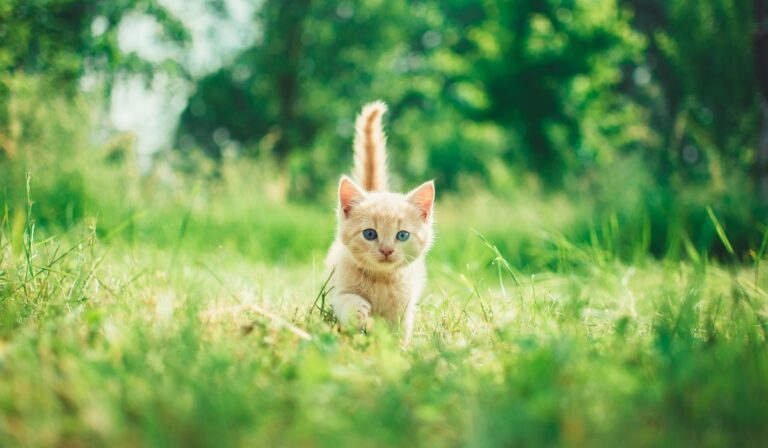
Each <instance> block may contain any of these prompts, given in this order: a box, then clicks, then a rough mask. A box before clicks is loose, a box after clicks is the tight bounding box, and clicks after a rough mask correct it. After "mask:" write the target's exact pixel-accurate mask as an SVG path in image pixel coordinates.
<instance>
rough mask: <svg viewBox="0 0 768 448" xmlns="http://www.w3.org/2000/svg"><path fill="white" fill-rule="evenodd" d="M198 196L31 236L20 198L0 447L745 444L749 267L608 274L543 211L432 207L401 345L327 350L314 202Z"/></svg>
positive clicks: (363, 342) (758, 375)
mask: <svg viewBox="0 0 768 448" xmlns="http://www.w3.org/2000/svg"><path fill="white" fill-rule="evenodd" d="M32 197H33V198H34V182H33V185H32ZM219 199H220V198H219ZM219 199H217V198H216V197H215V193H212V192H210V191H208V190H206V189H203V190H202V193H201V192H200V191H197V192H194V191H193V192H190V193H189V194H188V195H187V196H184V197H182V198H177V199H176V202H174V204H175V205H174V206H168V207H160V206H158V205H157V204H154V205H153V204H149V205H147V206H146V207H145V208H144V209H142V210H138V211H137V212H136V213H134V214H131V215H130V219H129V220H128V221H127V222H115V223H111V224H109V225H108V226H107V225H102V224H100V223H99V222H98V221H97V220H96V219H95V218H85V219H83V220H82V222H81V223H79V224H76V225H73V226H70V227H68V228H63V229H62V230H60V231H53V230H50V229H35V228H34V226H33V224H34V222H35V210H36V207H38V205H37V204H35V203H34V201H33V204H32V206H31V209H29V210H28V211H29V214H28V215H26V216H25V214H24V213H21V214H19V213H16V214H13V213H11V214H9V213H6V215H5V218H4V219H3V230H2V233H1V234H0V250H1V251H2V252H0V445H3V446H51V445H61V446H84V445H87V446H91V445H105V446H135V445H145V446H230V445H237V446H330V447H339V446H480V447H484V446H510V445H565V446H583V445H600V446H616V445H631V446H648V445H696V446H733V445H738V446H750V445H751V446H757V445H761V444H763V443H764V441H765V440H766V437H768V401H767V400H766V399H765V397H768V344H767V343H766V331H768V328H767V327H766V324H767V319H768V301H767V300H766V292H765V290H764V289H762V287H760V285H765V280H766V279H765V275H763V274H761V273H760V272H758V269H759V268H760V267H759V265H748V264H739V263H734V262H731V261H729V260H728V259H726V260H725V262H717V261H715V260H712V259H711V258H710V257H708V256H706V255H705V254H696V253H692V254H689V256H687V257H685V258H682V259H681V258H680V257H675V258H673V257H667V258H661V259H656V258H653V257H650V256H637V253H639V252H640V251H639V250H638V251H633V250H624V253H623V254H621V253H620V252H621V251H620V250H619V249H618V248H617V247H616V246H615V245H612V244H610V242H609V241H607V240H606V239H605V238H601V237H598V236H597V235H605V232H598V231H596V232H593V236H594V238H593V239H592V240H591V242H590V243H589V244H587V243H583V242H582V243H577V242H573V241H570V240H569V239H568V237H566V236H564V234H563V233H561V230H562V229H563V228H564V227H565V226H567V225H569V224H568V223H569V222H570V221H571V220H573V219H575V218H574V217H575V216H577V215H578V213H577V210H578V209H577V208H576V206H570V207H568V206H567V204H565V205H564V204H563V202H562V201H557V200H554V201H553V200H550V201H534V200H526V198H525V196H524V195H518V196H514V197H505V198H504V199H503V200H502V199H494V197H493V196H491V195H487V194H482V195H478V196H476V197H451V196H446V197H442V198H440V201H439V204H438V209H437V217H438V218H437V219H438V221H437V222H438V224H437V230H438V239H437V242H436V246H435V249H434V250H433V252H432V253H431V256H430V258H429V272H430V280H429V286H428V290H427V293H426V295H425V297H424V298H423V300H422V302H421V307H420V312H419V317H418V320H417V325H416V330H415V337H414V340H413V343H412V344H411V345H410V346H409V347H402V346H401V343H400V341H398V339H397V337H396V335H395V334H394V333H393V332H392V331H390V329H388V328H387V326H386V324H385V323H384V322H375V323H374V326H373V328H372V330H371V331H370V333H369V334H347V333H343V332H340V331H339V330H338V328H336V327H335V326H334V324H333V321H332V317H331V316H329V315H328V313H325V312H322V311H323V310H322V305H323V294H322V292H323V291H322V285H323V282H324V280H325V273H324V270H323V266H322V260H323V251H324V249H325V247H326V246H327V244H328V243H329V242H330V240H331V238H332V232H333V225H334V223H333V219H334V215H333V209H332V207H331V206H330V205H328V206H322V205H317V204H314V205H313V204H286V203H283V202H277V201H268V200H263V201H256V200H254V201H249V200H248V196H247V195H246V197H245V200H244V202H243V205H242V206H241V207H236V206H235V205H233V203H230V202H227V200H219ZM236 199H237V200H241V201H243V197H242V196H239V197H238V198H236ZM236 199H230V200H231V201H235V200H236ZM246 203H247V204H246ZM174 207H175V208H174ZM487 210H493V213H492V214H489V213H483V211H487ZM227 211H231V212H227ZM94 215H98V213H94ZM713 219H714V221H713V222H712V223H711V224H712V225H713V227H716V223H717V220H716V216H714V215H713ZM724 238H727V236H725V235H724ZM641 239H642V238H641V236H640V235H638V236H637V240H638V241H639V240H641ZM638 244H643V243H638ZM760 258H761V256H758V257H757V259H760ZM765 269H768V268H764V270H765Z"/></svg>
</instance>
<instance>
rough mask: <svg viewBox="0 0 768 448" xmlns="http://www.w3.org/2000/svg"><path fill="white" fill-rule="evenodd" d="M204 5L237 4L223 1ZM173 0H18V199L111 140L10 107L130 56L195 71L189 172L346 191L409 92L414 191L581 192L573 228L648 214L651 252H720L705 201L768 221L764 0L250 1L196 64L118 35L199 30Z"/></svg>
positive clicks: (69, 184) (399, 139)
mask: <svg viewBox="0 0 768 448" xmlns="http://www.w3.org/2000/svg"><path fill="white" fill-rule="evenodd" d="M206 4H208V5H209V6H210V7H211V11H214V10H215V11H216V13H217V14H227V3H226V2H216V1H210V2H206ZM760 4H762V3H761V2H760V1H758V2H756V3H755V5H757V6H759V5H760ZM163 5H164V3H163V2H153V1H128V2H117V3H116V2H96V3H92V4H87V5H86V4H80V3H77V2H69V1H65V0H58V1H50V2H35V1H8V0H7V1H5V2H4V3H3V4H2V7H0V17H2V20H0V35H2V36H3V37H4V39H3V44H2V45H0V62H2V67H3V71H2V73H0V84H2V86H3V87H2V95H3V97H2V98H3V101H2V107H0V109H2V111H1V112H0V114H2V117H0V118H2V119H0V148H2V154H3V155H2V156H0V157H3V159H2V160H1V161H0V168H1V169H2V170H4V171H5V172H9V173H11V172H12V173H13V175H12V176H11V175H10V174H9V175H8V176H9V177H8V179H13V181H12V182H9V183H8V185H7V186H6V196H8V197H13V198H23V197H24V194H25V193H24V191H23V188H21V186H22V185H23V182H21V183H20V182H19V180H20V179H22V178H23V177H24V176H23V175H22V173H24V172H26V171H29V170H31V171H35V170H37V169H38V168H37V165H42V164H45V163H48V162H45V161H46V159H47V157H50V158H51V159H52V160H55V161H59V160H65V159H69V160H74V159H73V158H72V155H73V154H75V153H80V152H82V151H86V148H87V147H93V146H99V145H93V144H91V142H88V143H86V141H87V140H89V139H91V137H90V136H88V135H85V134H79V135H78V136H77V137H74V138H68V137H67V136H65V135H59V136H57V137H56V138H60V141H61V142H62V143H63V142H69V143H68V144H69V145H70V146H69V147H64V146H66V145H63V144H59V145H54V144H52V143H50V144H51V145H53V146H59V147H58V148H57V149H56V151H55V152H53V153H50V152H49V153H48V154H47V155H38V152H39V151H44V150H43V149H42V144H41V142H39V141H38V140H39V138H38V137H35V136H31V135H27V134H29V133H30V132H31V131H32V130H33V129H35V126H38V124H39V123H40V120H41V118H40V113H37V115H38V116H37V117H35V118H34V119H33V118H31V117H32V115H31V114H29V113H27V112H24V111H21V110H13V107H16V106H14V105H17V106H18V105H20V104H23V103H24V104H26V106H24V107H26V108H27V110H34V108H35V102H36V101H38V102H40V104H42V103H44V102H46V101H50V102H51V103H52V104H55V103H57V102H59V101H75V102H78V101H79V102H82V101H83V100H82V97H81V94H80V93H78V92H77V86H78V81H79V80H80V79H82V77H83V76H84V75H88V76H91V75H93V76H96V77H97V78H99V77H100V78H99V79H102V80H104V81H105V85H107V86H108V85H109V83H110V80H111V79H113V78H114V76H115V75H116V74H118V73H130V72H133V73H137V72H138V73H144V74H146V75H151V74H152V73H154V72H156V71H157V70H168V69H170V68H171V67H177V68H178V70H177V71H176V74H177V75H178V76H184V77H189V78H188V80H189V82H190V83H191V84H190V85H191V86H192V87H193V89H192V93H191V95H190V97H189V100H188V104H187V106H186V108H185V109H184V111H183V113H182V115H181V118H180V122H179V125H178V129H177V130H176V144H175V147H174V148H173V149H170V150H168V151H165V153H164V154H160V155H158V156H157V157H156V159H157V160H172V161H173V163H172V165H173V169H175V170H179V169H181V170H183V171H184V172H185V173H186V174H188V175H191V176H193V177H194V176H198V177H201V178H213V179H216V178H218V179H219V180H221V181H222V182H227V181H226V179H223V177H222V173H223V172H224V171H226V166H227V165H228V164H237V163H239V162H240V161H245V160H253V161H254V163H255V164H256V165H260V166H264V167H268V168H269V169H270V170H272V171H270V172H269V173H267V174H265V175H266V176H270V175H271V176H273V177H275V182H276V183H277V184H280V187H279V188H278V189H279V190H280V191H284V192H287V195H288V196H289V197H291V198H293V199H299V200H307V199H308V200H318V199H322V200H324V201H328V197H329V191H330V190H331V189H332V188H333V185H334V184H335V182H336V179H337V177H338V175H339V173H341V172H343V171H345V170H348V169H349V165H350V163H351V156H350V153H351V148H350V147H351V139H352V131H353V120H354V116H355V114H356V113H357V112H358V110H359V108H360V106H361V105H362V104H363V103H364V102H366V101H369V100H372V99H375V98H381V99H384V100H385V101H387V102H388V104H389V105H390V109H391V112H390V113H389V115H388V116H387V130H388V133H389V142H390V148H391V167H392V171H393V174H394V175H395V179H394V183H395V186H396V187H401V188H406V187H408V186H410V185H412V184H414V183H416V182H418V181H420V180H422V179H424V178H436V180H437V182H438V187H439V191H441V192H443V191H454V192H460V193H461V194H464V195H472V194H475V192H477V191H490V192H492V193H493V194H495V195H498V196H500V197H505V196H511V195H515V194H516V192H518V191H525V192H528V193H529V194H530V197H531V198H541V200H551V199H552V198H553V197H554V196H556V195H559V194H565V195H566V197H568V198H569V199H568V200H569V201H571V202H572V203H574V204H576V205H575V207H576V208H581V207H582V206H583V207H585V208H586V209H588V210H589V212H588V213H589V214H588V215H587V216H583V217H582V219H581V221H582V224H580V225H578V226H574V227H573V228H572V229H570V232H571V233H570V234H571V235H572V236H573V237H575V238H577V239H579V240H582V241H591V240H592V239H593V238H592V236H590V235H592V234H593V233H594V232H595V229H598V228H604V227H605V226H607V225H608V224H606V223H608V222H615V223H616V226H618V229H619V230H618V231H617V232H618V234H617V235H616V236H615V238H617V239H618V240H622V239H623V240H624V243H621V244H625V245H632V244H633V242H634V241H635V234H634V233H633V232H635V231H638V229H644V230H642V231H643V232H646V233H648V234H649V235H650V237H649V238H648V244H647V249H648V250H650V251H651V252H653V253H655V254H684V253H689V252H690V250H689V249H687V248H691V247H692V248H695V249H696V251H698V252H710V251H713V250H714V251H718V250H720V251H721V250H722V246H720V245H718V244H717V239H716V236H715V235H714V233H713V231H712V226H711V225H710V224H709V222H708V220H707V219H704V218H706V214H705V210H706V207H707V206H711V207H712V208H713V209H714V210H716V211H717V213H718V216H720V217H721V219H722V220H723V222H724V225H725V227H726V228H727V229H728V231H729V232H730V233H731V234H732V239H733V244H734V246H735V247H736V248H737V252H738V253H739V257H742V258H744V257H749V252H748V250H749V248H750V247H755V246H757V245H758V244H759V242H760V241H761V239H762V234H763V232H764V230H765V218H766V210H767V208H766V206H765V203H766V202H765V201H764V200H763V198H762V197H761V194H760V187H759V185H760V182H761V176H764V175H768V173H762V171H764V170H763V168H761V167H762V165H761V164H760V163H758V161H759V154H758V153H759V152H760V151H761V149H760V147H759V144H758V135H759V134H760V132H761V129H762V131H763V132H768V130H766V129H763V128H766V127H768V120H766V119H765V118H763V121H762V123H766V124H761V104H768V103H766V100H765V99H764V98H761V96H760V94H759V89H758V78H757V75H756V69H757V68H758V67H759V56H760V55H759V52H758V51H757V49H756V48H757V47H756V45H755V42H756V39H757V37H755V36H758V34H753V33H751V31H750V30H758V29H760V28H759V27H758V22H759V21H760V20H761V19H760V17H762V16H759V11H753V5H751V4H749V3H748V2H743V1H738V0H708V1H705V2H693V1H689V0H674V1H669V2H667V1H661V0H624V1H618V0H600V1H586V0H568V1H566V0H515V1H500V0H486V1H481V2H468V1H462V0H455V1H449V2H432V1H407V0H392V1H383V0H365V1H360V2H344V1H342V2H328V1H324V0H323V1H304V0H295V1H291V2H284V1H272V0H267V1H265V2H263V4H261V5H260V6H259V7H258V8H257V12H256V14H255V17H254V19H253V26H254V27H255V28H256V29H257V30H258V32H257V33H256V37H255V39H254V41H253V42H251V43H250V44H248V45H245V49H244V50H243V51H242V52H240V53H239V54H237V55H235V56H234V57H232V58H231V60H226V61H225V63H224V64H223V66H222V67H220V68H219V69H217V70H216V71H214V72H213V73H209V74H207V75H203V76H201V77H199V78H191V75H190V74H189V73H186V72H185V70H184V67H183V65H181V64H180V63H178V62H172V61H170V60H169V61H164V62H160V63H150V62H148V61H142V60H141V59H140V58H139V57H138V56H137V55H136V54H133V53H132V54H123V53H122V52H121V51H120V47H119V42H118V38H117V31H118V29H119V25H120V23H121V20H122V18H124V17H126V16H128V15H132V14H138V15H142V14H143V15H149V16H151V17H153V18H154V20H155V21H156V22H157V23H158V24H159V25H160V29H161V30H163V36H164V38H168V39H171V40H173V41H176V42H178V43H184V42H188V41H189V39H190V34H189V32H188V31H187V30H186V29H185V25H184V24H183V23H182V22H180V21H179V20H178V19H176V18H174V17H173V16H172V15H171V14H170V13H169V12H168V9H167V8H166V7H164V6H163ZM767 63H768V62H767ZM30 75H33V76H32V79H27V78H29V77H30ZM29 83H32V84H35V87H34V95H32V93H31V90H30V89H28V88H25V87H24V85H25V84H29ZM25 89H26V90H25ZM107 91H108V90H107ZM25 95H27V96H26V97H25ZM30 95H32V96H30ZM89 101H90V100H89ZM92 103H93V104H95V102H92ZM77 107H84V108H89V107H92V104H89V105H86V106H82V105H81V106H77ZM764 110H765V111H766V112H765V114H768V108H764ZM25 113H26V114H27V115H24V114H25ZM78 114H80V115H77V114H75V115H74V116H82V117H83V120H84V122H85V123H87V122H89V121H92V119H91V118H90V116H89V112H87V111H85V110H81V111H80V112H78ZM64 115H66V113H64ZM35 120H37V121H35ZM66 122H67V120H65V121H64V123H66ZM35 123H38V124H35ZM71 127H72V126H70V128H71ZM93 127H95V126H92V127H91V128H93ZM88 132H90V131H88ZM62 133H64V131H62ZM106 140H108V139H106ZM106 140H105V139H101V141H102V145H103V144H106V145H107V146H109V145H111V144H112V143H110V142H108V141H107V142H106V143H104V142H105V141H106ZM120 145H123V146H126V145H127V146H130V142H129V141H128V140H124V141H122V143H120ZM20 147H24V148H25V149H24V152H25V153H24V154H21V151H20V150H19V148H20ZM766 151H768V149H766ZM107 152H108V150H107ZM201 154H202V155H204V156H205V157H201ZM99 157H101V156H99ZM130 157H135V156H134V155H133V154H130ZM130 157H129V158H130ZM766 157H768V153H766ZM207 159H210V160H207ZM132 160H134V159H130V160H129V162H130V161H132ZM767 160H768V159H767ZM64 165H66V163H64ZM766 167H767V169H768V164H766ZM77 170H78V167H77V166H76V164H74V163H73V167H72V169H71V172H72V173H74V174H72V176H74V177H72V178H68V177H66V176H67V174H66V173H68V172H70V171H68V170H66V169H64V170H62V176H63V177H62V178H61V179H60V180H57V181H56V182H59V181H60V182H62V183H63V184H62V185H61V186H57V187H55V188H53V187H52V188H51V191H52V192H54V191H55V192H58V193H57V194H58V196H56V195H53V196H51V204H53V205H52V206H51V207H50V209H51V210H58V211H59V214H60V216H59V217H58V218H56V219H54V221H58V222H59V223H62V222H70V221H68V220H70V218H71V217H72V216H74V217H77V216H81V215H82V212H81V211H82V210H83V207H82V205H77V200H76V199H72V198H77V197H81V196H82V195H79V194H78V191H81V190H82V188H84V187H82V185H83V182H81V181H76V180H73V179H77V178H78V176H81V175H80V174H77ZM54 178H56V179H58V177H56V176H54V177H52V179H54ZM52 182H53V181H52ZM78 182H79V183H78ZM57 197H58V199H57ZM67 198H70V199H67ZM536 200H539V199H536ZM14 201H16V200H14ZM19 201H20V202H13V203H14V204H23V201H21V200H20V199H19ZM62 201H63V202H62ZM68 201H74V202H73V203H69V202H68ZM80 202H82V203H86V202H87V201H80ZM582 204H583V205H582ZM64 210H70V211H71V213H70V212H64ZM78 210H80V211H78ZM51 213H55V212H51ZM67 213H69V215H67ZM67 216H70V218H68V217H67ZM52 219H53V218H52ZM75 221H76V218H75ZM616 226H614V227H616Z"/></svg>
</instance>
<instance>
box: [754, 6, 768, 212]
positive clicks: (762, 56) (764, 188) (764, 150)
mask: <svg viewBox="0 0 768 448" xmlns="http://www.w3.org/2000/svg"><path fill="white" fill-rule="evenodd" d="M753 5H754V11H753V13H754V17H755V34H754V36H753V45H754V55H755V70H756V74H757V85H758V89H759V90H760V94H761V96H762V119H761V120H760V132H759V134H758V140H757V148H756V149H757V151H756V157H755V165H754V167H753V175H754V180H755V185H756V187H757V191H758V198H759V200H760V203H761V205H763V206H765V205H768V0H753Z"/></svg>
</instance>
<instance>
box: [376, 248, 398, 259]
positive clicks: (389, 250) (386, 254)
mask: <svg viewBox="0 0 768 448" xmlns="http://www.w3.org/2000/svg"><path fill="white" fill-rule="evenodd" d="M394 251H395V249H393V248H391V247H387V246H381V247H379V252H381V254H382V255H384V259H385V260H386V259H387V258H388V257H389V256H390V255H392V253H393V252H394Z"/></svg>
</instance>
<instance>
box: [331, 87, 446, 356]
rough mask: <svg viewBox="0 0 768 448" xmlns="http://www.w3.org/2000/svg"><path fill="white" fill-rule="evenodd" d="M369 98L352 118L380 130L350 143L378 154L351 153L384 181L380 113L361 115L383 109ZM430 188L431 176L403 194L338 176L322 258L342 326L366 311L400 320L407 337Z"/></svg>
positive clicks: (427, 232)
mask: <svg viewBox="0 0 768 448" xmlns="http://www.w3.org/2000/svg"><path fill="white" fill-rule="evenodd" d="M373 104H374V105H375V106H377V107H372V106H371V105H368V106H366V107H365V108H364V109H363V112H362V113H361V115H360V116H359V117H358V122H372V123H374V124H375V126H378V128H374V129H371V130H370V132H364V133H360V134H358V135H359V136H358V138H356V142H355V147H356V148H361V147H364V146H365V145H366V144H368V145H369V146H373V145H375V146H376V150H377V151H376V153H377V154H376V155H377V157H375V160H373V161H371V160H367V159H366V158H365V157H364V154H365V152H363V151H356V157H355V168H356V169H355V171H356V173H358V176H359V175H360V173H366V172H368V173H375V175H376V176H380V177H379V179H383V180H385V179H386V173H385V170H386V168H385V167H383V166H380V163H383V162H384V161H385V160H386V153H385V152H384V151H385V148H384V146H383V138H380V136H383V132H382V131H381V129H380V126H381V125H380V118H377V119H375V120H367V116H366V113H370V111H378V112H379V117H380V113H383V111H385V110H386V108H385V106H384V105H383V103H380V102H377V103H373ZM366 135H367V136H374V138H376V142H366V141H362V140H361V139H362V138H365V136H366ZM361 153H362V154H361ZM366 164H368V166H369V167H370V166H371V164H373V169H364V167H365V166H366ZM382 173H384V174H382ZM358 180H359V181H360V182H361V183H362V184H363V185H370V184H371V182H370V180H371V179H365V178H364V179H358ZM374 184H376V182H374ZM378 185H381V183H378ZM434 193H435V187H434V183H433V182H432V181H429V182H426V183H424V184H422V185H421V186H419V187H418V188H416V189H414V190H413V191H412V192H410V193H408V194H405V195H404V194H400V193H391V192H386V191H365V190H364V189H362V188H360V187H359V186H358V185H357V184H356V183H355V182H353V181H352V180H351V179H349V178H348V177H346V176H342V178H341V181H340V183H339V209H338V228H337V232H336V240H335V241H334V242H333V244H332V246H331V249H330V251H329V253H328V256H327V258H326V265H327V267H328V268H329V269H334V275H333V277H332V278H331V281H330V284H331V286H333V291H332V294H333V295H332V298H331V300H330V304H331V306H332V308H333V311H334V313H335V314H336V316H337V318H338V320H339V323H340V324H341V325H342V327H347V328H350V327H351V328H356V327H357V328H367V326H368V323H369V319H370V317H371V316H381V317H383V318H384V319H385V320H386V321H388V322H389V323H391V324H395V325H397V324H399V325H400V326H401V328H402V329H403V333H404V338H405V340H406V341H408V340H410V338H411V335H412V332H413V323H414V319H415V312H416V305H417V302H418V300H419V297H420V296H421V294H422V292H423V290H424V286H425V284H426V278H427V273H426V267H425V264H424V257H425V255H426V253H427V251H428V250H429V248H430V246H431V245H432V239H433V230H432V216H433V213H432V208H433V204H434ZM365 229H374V230H376V232H377V238H376V239H374V240H372V241H369V240H366V239H365V238H364V237H363V230H365ZM401 230H405V231H407V232H409V233H410V238H409V239H408V240H406V241H398V240H397V239H396V237H395V236H396V234H397V232H399V231H401ZM388 252H391V253H390V254H389V255H385V254H386V253H388Z"/></svg>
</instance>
